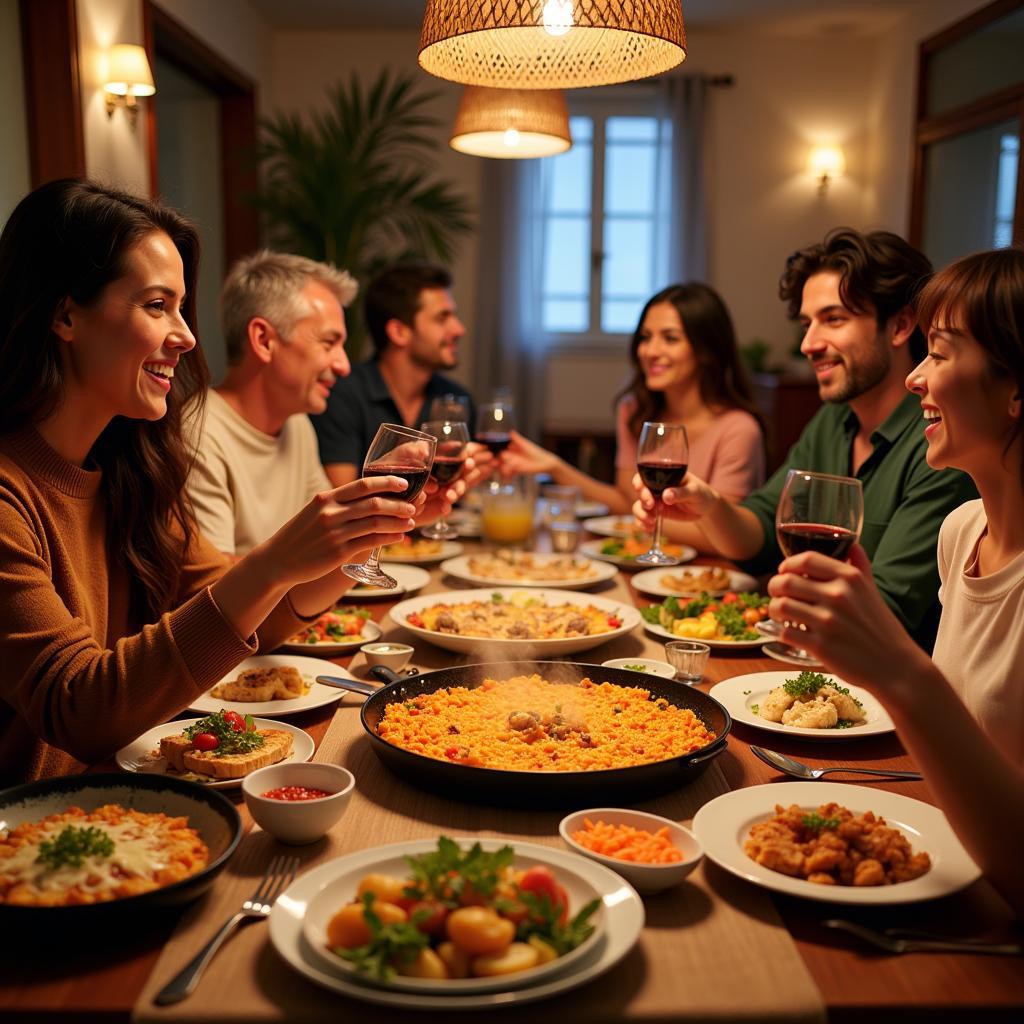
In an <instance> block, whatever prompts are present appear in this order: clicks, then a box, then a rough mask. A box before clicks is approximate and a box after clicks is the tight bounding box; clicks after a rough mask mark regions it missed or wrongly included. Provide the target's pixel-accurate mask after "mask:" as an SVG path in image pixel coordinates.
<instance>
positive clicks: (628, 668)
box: [622, 663, 647, 672]
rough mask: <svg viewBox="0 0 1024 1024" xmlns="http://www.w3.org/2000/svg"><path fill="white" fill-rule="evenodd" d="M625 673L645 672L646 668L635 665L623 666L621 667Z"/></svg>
mask: <svg viewBox="0 0 1024 1024" xmlns="http://www.w3.org/2000/svg"><path fill="white" fill-rule="evenodd" d="M622 667H623V668H624V669H625V670H626V671H627V672H646V671H647V666H646V665H641V664H639V663H638V664H636V665H623V666H622Z"/></svg>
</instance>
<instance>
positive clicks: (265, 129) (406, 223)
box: [254, 69, 473, 349]
mask: <svg viewBox="0 0 1024 1024" xmlns="http://www.w3.org/2000/svg"><path fill="white" fill-rule="evenodd" d="M435 95H436V94H435V93H432V92H427V91H423V90H418V89H416V88H415V83H414V79H413V76H412V75H407V74H395V75H392V73H391V72H390V71H389V70H388V69H384V70H383V71H381V73H380V74H379V75H378V76H377V78H376V80H374V81H373V82H372V83H370V84H369V85H366V84H364V83H363V82H362V81H361V80H360V79H359V77H358V76H357V75H355V74H353V75H352V76H351V78H349V80H348V81H347V82H340V83H338V84H337V85H336V86H334V87H333V88H332V89H331V90H330V104H329V105H328V106H327V108H326V109H324V110H323V111H318V112H316V113H314V114H312V115H311V116H309V117H308V118H306V119H303V118H301V117H300V116H299V115H297V114H278V115H276V116H275V117H271V118H267V119H265V120H264V121H263V122H262V125H261V138H260V144H259V147H258V149H257V158H258V160H259V163H260V165H261V171H262V183H261V187H260V194H259V196H257V197H256V198H255V200H254V201H255V203H256V205H257V207H258V208H259V210H260V211H261V212H262V214H263V217H264V221H265V226H266V231H267V237H268V240H269V242H270V244H271V245H272V246H274V247H276V248H281V249H285V250H287V251H289V252H295V253H299V254H300V255H303V256H309V257H311V258H312V259H317V260H326V261H329V262H331V263H334V264H335V265H337V266H339V267H343V268H345V269H346V270H348V271H350V272H351V273H352V274H354V275H355V276H356V277H357V278H359V280H360V282H361V283H365V282H366V281H367V280H368V279H369V278H370V277H372V276H373V275H374V274H375V273H376V272H377V271H378V270H380V269H381V268H382V267H383V266H385V265H386V264H388V263H392V262H395V261H398V260H415V259H421V260H435V261H438V262H441V263H448V262H449V261H450V260H451V258H452V255H453V252H454V249H455V246H456V243H457V241H458V238H459V237H460V236H461V235H463V234H464V233H466V232H467V231H469V230H470V229H471V228H472V227H473V219H472V210H471V206H470V203H469V201H468V200H467V199H466V198H465V197H464V196H463V195H462V194H461V193H460V192H459V191H458V189H457V188H456V187H455V186H454V185H453V184H452V183H450V182H446V181H441V180H438V179H437V177H436V176H435V175H433V174H432V173H431V171H430V168H431V167H433V166H434V165H435V164H436V159H435V158H434V156H435V153H436V151H437V150H438V149H439V148H440V147H441V145H443V143H442V142H441V141H440V137H439V135H438V133H437V132H436V131H435V130H434V129H436V128H437V127H438V126H439V123H440V122H439V121H438V120H437V119H436V118H434V117H431V116H430V115H429V114H428V113H427V112H426V108H427V106H428V104H429V103H430V102H431V100H432V99H433V98H434V96H435ZM350 333H351V334H352V339H351V341H350V345H349V347H350V349H358V347H359V341H360V338H361V333H362V332H361V324H360V323H359V322H358V321H357V322H356V323H353V324H352V327H351V328H350Z"/></svg>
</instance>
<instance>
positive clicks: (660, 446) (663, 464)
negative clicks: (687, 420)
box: [636, 423, 690, 565]
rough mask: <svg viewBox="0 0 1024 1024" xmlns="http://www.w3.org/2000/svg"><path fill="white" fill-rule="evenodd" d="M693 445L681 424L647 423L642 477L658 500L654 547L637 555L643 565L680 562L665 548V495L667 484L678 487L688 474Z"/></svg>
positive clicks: (639, 454)
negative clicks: (663, 533)
mask: <svg viewBox="0 0 1024 1024" xmlns="http://www.w3.org/2000/svg"><path fill="white" fill-rule="evenodd" d="M689 461H690V444H689V441H688V440H687V438H686V427H684V426H683V425H682V424H681V423H645V424H644V427H643V430H641V431H640V441H639V443H638V445H637V451H636V468H637V470H638V472H639V473H640V479H641V480H643V482H644V483H645V484H646V485H647V489H648V490H649V491H650V492H651V494H653V495H654V498H655V500H656V501H657V502H658V506H657V509H658V510H657V518H656V519H655V523H654V538H653V540H652V542H651V549H650V550H649V551H648V552H647V553H646V554H643V555H637V559H636V560H637V561H638V562H639V563H640V564H642V565H678V564H679V559H678V558H673V557H672V556H671V555H666V554H665V552H664V551H662V550H661V510H662V505H661V494H662V491H664V490H665V488H667V487H678V486H679V485H680V484H681V483H682V482H683V478H684V477H685V476H686V468H687V466H688V465H689Z"/></svg>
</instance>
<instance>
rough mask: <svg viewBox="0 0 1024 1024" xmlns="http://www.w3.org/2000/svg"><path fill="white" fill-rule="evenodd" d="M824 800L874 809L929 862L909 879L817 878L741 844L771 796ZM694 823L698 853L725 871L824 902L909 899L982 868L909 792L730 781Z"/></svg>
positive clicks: (950, 887)
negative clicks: (787, 871) (857, 881)
mask: <svg viewBox="0 0 1024 1024" xmlns="http://www.w3.org/2000/svg"><path fill="white" fill-rule="evenodd" d="M827 803H837V804H840V805H841V806H843V807H846V808H848V809H849V810H851V811H853V812H854V814H863V813H864V812H865V811H873V812H874V813H875V814H876V815H881V816H882V817H883V818H885V820H886V821H887V823H888V824H889V825H891V826H892V827H893V828H898V829H899V830H900V831H901V832H902V833H903V834H904V835H905V836H906V837H907V839H908V840H909V841H910V844H911V846H912V847H913V850H914V852H915V853H920V852H921V851H922V850H923V851H924V852H925V853H927V854H928V856H929V857H930V858H931V861H932V867H931V870H930V871H929V872H928V873H927V874H924V875H922V876H921V877H920V878H915V879H913V881H910V882H898V883H896V884H894V885H867V886H852V885H850V886H846V885H818V884H817V883H815V882H808V881H805V880H804V879H802V878H791V877H790V876H789V875H783V874H781V873H780V872H778V871H772V870H771V869H770V868H766V867H763V866H762V865H760V864H758V863H756V862H755V861H753V860H751V859H750V858H749V857H748V856H747V855H746V854H745V853H744V852H743V843H744V841H745V840H746V838H747V834H748V832H749V831H750V826H751V825H753V824H754V823H755V822H759V821H767V820H768V819H769V818H770V817H771V816H772V815H773V814H774V813H775V805H776V804H781V805H782V806H783V807H788V806H789V805H790V804H798V805H799V806H800V807H805V808H807V809H808V810H809V811H810V810H817V808H818V807H819V806H821V805H822V804H827ZM693 831H694V832H695V833H696V834H697V838H698V839H699V840H700V842H701V845H703V847H704V855H705V856H706V857H707V858H708V859H709V860H712V861H714V862H715V863H716V864H717V865H718V866H719V867H721V868H725V870H726V871H729V872H731V873H732V874H734V875H738V876H739V877H740V878H745V879H746V880H747V881H748V882H753V883H754V884H755V885H760V886H763V887H764V888H766V889H771V890H773V891H774V892H781V893H785V894H786V895H788V896H802V897H804V898H805V899H810V900H821V901H824V902H826V903H859V904H884V903H914V902H916V901H917V900H930V899H935V898H936V897H938V896H947V895H948V894H949V893H952V892H957V891H958V890H960V889H963V888H964V887H965V886H967V885H970V884H971V883H972V882H973V881H975V880H976V879H977V878H979V877H980V876H981V872H980V871H979V870H978V866H977V865H976V864H975V863H974V861H972V860H971V858H970V857H969V856H968V854H967V851H966V850H965V849H964V848H963V846H961V844H960V840H959V839H957V837H956V833H954V831H953V829H952V828H951V827H950V824H949V822H948V821H947V820H946V816H945V815H944V814H943V813H942V811H940V810H939V809H938V808H937V807H933V806H932V805H931V804H926V803H923V802H922V801H920V800H914V799H912V798H911V797H909V796H903V795H901V794H899V793H890V792H888V791H886V790H884V789H873V788H872V787H871V786H851V785H849V784H846V783H841V782H773V783H770V784H768V785H765V786H748V787H747V788H746V789H734V790H733V791H732V792H731V793H723V794H722V796H719V797H716V798H715V799H714V800H711V801H709V802H708V803H706V804H705V805H704V806H703V807H701V809H700V810H699V811H698V812H697V814H696V817H694V819H693Z"/></svg>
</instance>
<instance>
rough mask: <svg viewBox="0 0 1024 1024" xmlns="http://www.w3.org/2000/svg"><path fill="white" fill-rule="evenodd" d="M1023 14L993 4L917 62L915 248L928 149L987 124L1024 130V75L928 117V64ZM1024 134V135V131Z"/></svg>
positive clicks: (1019, 5) (1020, 202)
mask: <svg viewBox="0 0 1024 1024" xmlns="http://www.w3.org/2000/svg"><path fill="white" fill-rule="evenodd" d="M1021 9H1024V0H993V2H992V3H990V4H988V5H987V6H986V7H983V8H981V10H978V11H975V12H974V13H973V14H970V15H968V16H967V17H966V18H963V19H961V20H960V21H958V22H956V23H955V24H953V25H950V26H949V27H948V28H945V29H943V30H942V31H941V32H937V33H936V34H935V35H933V36H929V37H928V38H927V39H925V40H924V41H923V42H922V43H921V46H920V51H919V55H918V61H917V111H916V122H915V129H914V143H913V146H914V155H913V172H912V174H911V184H910V230H909V233H908V237H909V240H910V244H911V245H914V246H917V247H918V248H920V246H921V242H922V238H923V234H924V186H925V180H924V176H925V175H924V168H925V150H926V149H927V147H928V146H930V145H933V144H934V143H936V142H941V141H943V140H944V139H950V138H953V137H955V136H957V135H962V134H964V133H965V132H969V131H973V130H975V129H977V128H983V127H984V126H985V125H988V124H996V123H998V122H999V121H1005V120H1008V119H1009V118H1011V117H1015V116H1016V117H1017V118H1019V120H1020V123H1021V126H1022V129H1024V73H1022V76H1021V81H1020V82H1017V83H1015V84H1013V85H1009V86H1006V87H1005V88H1003V89H998V90H996V91H995V92H991V93H988V94H987V95H985V96H980V97H978V98H977V99H974V100H971V101H970V102H969V103H965V104H963V105H962V106H959V107H955V108H954V109H952V110H947V111H945V112H943V113H941V114H933V115H931V116H929V115H928V112H927V111H928V62H929V60H930V58H931V57H932V55H933V54H935V53H936V52H938V51H939V50H942V49H944V48H945V47H947V46H949V45H950V44H952V43H955V42H957V41H958V40H960V39H963V38H964V37H965V36H968V35H971V34H972V33H973V32H977V31H978V30H979V29H981V28H984V27H985V26H986V25H988V24H990V23H991V22H993V21H998V20H999V19H1000V18H1003V17H1005V16H1006V15H1008V14H1012V13H1013V12H1014V11H1017V10H1021ZM1022 134H1024V132H1022ZM1013 241H1014V242H1015V243H1018V244H1019V243H1021V242H1024V160H1022V161H1021V163H1020V164H1019V165H1018V170H1017V199H1016V203H1015V205H1014V213H1013Z"/></svg>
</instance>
